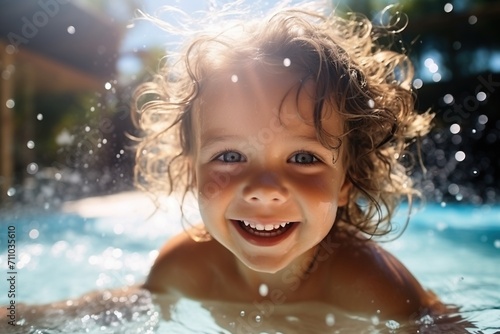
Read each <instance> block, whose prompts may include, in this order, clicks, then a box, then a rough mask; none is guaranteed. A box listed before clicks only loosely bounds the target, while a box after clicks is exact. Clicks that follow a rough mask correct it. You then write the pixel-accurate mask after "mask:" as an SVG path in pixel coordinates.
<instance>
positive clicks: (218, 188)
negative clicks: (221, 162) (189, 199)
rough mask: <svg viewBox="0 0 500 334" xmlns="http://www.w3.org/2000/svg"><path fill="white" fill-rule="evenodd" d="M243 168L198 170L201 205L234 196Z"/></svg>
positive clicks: (207, 168)
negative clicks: (230, 195) (229, 195)
mask: <svg viewBox="0 0 500 334" xmlns="http://www.w3.org/2000/svg"><path fill="white" fill-rule="evenodd" d="M240 171H241V167H239V166H238V165H235V166H234V167H233V166H230V167H228V168H226V167H224V168H221V169H215V168H210V167H207V166H205V168H203V166H202V167H201V168H198V170H197V172H196V174H197V184H196V186H197V190H198V197H199V199H200V203H203V202H213V201H218V200H223V199H225V197H226V196H227V195H228V194H233V195H234V191H235V189H234V188H235V184H236V183H237V178H238V174H239V173H240Z"/></svg>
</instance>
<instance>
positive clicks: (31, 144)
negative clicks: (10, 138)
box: [26, 140, 35, 150]
mask: <svg viewBox="0 0 500 334" xmlns="http://www.w3.org/2000/svg"><path fill="white" fill-rule="evenodd" d="M26 147H28V148H29V149H30V150H32V149H34V148H35V142H34V141H33V140H29V141H28V142H27V143H26Z"/></svg>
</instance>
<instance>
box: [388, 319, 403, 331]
mask: <svg viewBox="0 0 500 334" xmlns="http://www.w3.org/2000/svg"><path fill="white" fill-rule="evenodd" d="M385 327H387V328H389V329H392V330H394V329H398V328H399V327H400V324H399V322H397V321H395V320H388V321H386V323H385Z"/></svg>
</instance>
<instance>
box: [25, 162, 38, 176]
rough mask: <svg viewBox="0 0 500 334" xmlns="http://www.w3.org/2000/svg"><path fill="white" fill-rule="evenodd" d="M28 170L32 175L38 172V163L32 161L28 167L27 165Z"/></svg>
mask: <svg viewBox="0 0 500 334" xmlns="http://www.w3.org/2000/svg"><path fill="white" fill-rule="evenodd" d="M26 171H27V172H28V174H31V175H33V174H36V173H37V172H38V165H37V164H36V163H34V162H32V163H30V164H29V165H28V167H26Z"/></svg>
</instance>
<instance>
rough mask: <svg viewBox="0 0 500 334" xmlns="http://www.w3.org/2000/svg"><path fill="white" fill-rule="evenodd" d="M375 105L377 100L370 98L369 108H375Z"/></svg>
mask: <svg viewBox="0 0 500 334" xmlns="http://www.w3.org/2000/svg"><path fill="white" fill-rule="evenodd" d="M374 107H375V101H373V100H372V99H369V100H368V108H371V109H373V108H374Z"/></svg>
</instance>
